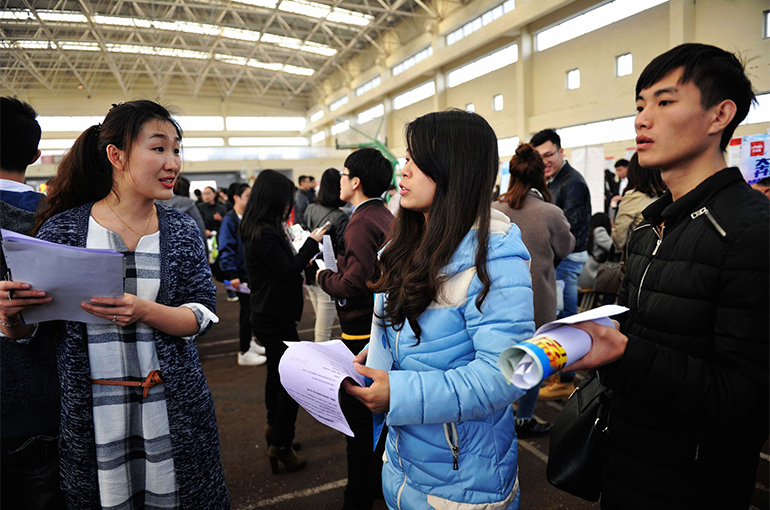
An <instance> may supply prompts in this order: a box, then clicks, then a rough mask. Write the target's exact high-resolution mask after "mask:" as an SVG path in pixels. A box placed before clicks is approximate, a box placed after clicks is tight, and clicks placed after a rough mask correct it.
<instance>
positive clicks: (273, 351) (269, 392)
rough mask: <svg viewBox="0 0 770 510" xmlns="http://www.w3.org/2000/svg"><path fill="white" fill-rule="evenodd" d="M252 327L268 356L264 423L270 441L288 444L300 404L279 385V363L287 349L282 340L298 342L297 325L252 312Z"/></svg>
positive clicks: (292, 436) (280, 446) (290, 441)
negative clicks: (265, 418)
mask: <svg viewBox="0 0 770 510" xmlns="http://www.w3.org/2000/svg"><path fill="white" fill-rule="evenodd" d="M251 329H252V331H254V336H256V337H257V340H258V341H259V343H260V344H262V346H264V348H265V355H266V356H267V381H266V382H265V406H266V407H267V423H268V425H270V426H271V427H273V431H274V434H275V435H274V436H273V438H272V439H271V441H272V444H273V445H275V446H277V447H279V448H282V447H285V446H291V443H292V441H293V440H294V424H295V422H296V421H297V410H298V408H299V406H298V404H297V402H295V401H294V399H293V398H291V397H290V396H289V394H288V393H286V390H285V389H284V388H283V386H282V385H281V377H280V375H279V373H278V364H279V363H280V362H281V356H283V353H284V352H286V349H287V347H286V344H284V342H299V335H298V334H297V325H296V323H295V322H294V321H281V320H265V319H262V318H259V317H255V316H252V317H251Z"/></svg>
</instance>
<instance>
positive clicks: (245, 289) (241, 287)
mask: <svg viewBox="0 0 770 510" xmlns="http://www.w3.org/2000/svg"><path fill="white" fill-rule="evenodd" d="M223 283H224V284H225V288H226V289H227V290H233V291H235V292H240V293H241V294H251V289H250V288H249V285H248V284H247V283H241V284H240V285H238V287H237V288H236V287H234V286H233V284H232V283H231V282H230V280H225V281H224V282H223Z"/></svg>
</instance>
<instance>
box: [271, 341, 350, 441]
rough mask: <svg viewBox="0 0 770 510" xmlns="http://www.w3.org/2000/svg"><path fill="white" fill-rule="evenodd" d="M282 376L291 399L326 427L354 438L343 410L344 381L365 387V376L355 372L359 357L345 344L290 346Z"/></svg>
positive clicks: (286, 353)
mask: <svg viewBox="0 0 770 510" xmlns="http://www.w3.org/2000/svg"><path fill="white" fill-rule="evenodd" d="M286 345H288V346H289V348H288V349H287V350H286V352H284V353H283V356H282V357H281V363H280V364H279V365H278V372H279V374H280V375H281V384H282V385H283V387H284V388H286V391H287V393H288V394H289V395H291V398H293V399H294V400H296V401H297V403H298V404H299V405H301V406H302V408H303V409H305V411H307V412H308V413H310V415H311V416H312V417H313V418H315V419H316V420H318V421H320V422H321V423H323V424H324V425H326V426H328V427H331V428H333V429H335V430H339V431H340V432H342V433H343V434H346V435H348V436H351V437H353V436H354V434H353V431H352V430H351V428H350V425H349V424H348V422H347V420H346V419H345V415H344V414H343V413H342V407H341V406H340V391H344V390H342V389H341V386H342V381H344V380H345V379H347V378H351V379H353V380H354V381H355V382H356V383H357V384H358V385H360V386H364V376H362V375H361V374H359V373H358V372H356V369H355V368H353V359H354V358H355V355H354V354H353V353H352V352H350V349H348V348H347V347H346V346H345V344H344V343H343V342H342V340H330V341H328V342H320V343H315V342H291V343H290V342H286Z"/></svg>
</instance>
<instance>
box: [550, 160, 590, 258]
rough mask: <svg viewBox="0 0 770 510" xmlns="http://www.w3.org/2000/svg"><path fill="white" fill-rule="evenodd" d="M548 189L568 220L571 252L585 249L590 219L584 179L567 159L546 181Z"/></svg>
mask: <svg viewBox="0 0 770 510" xmlns="http://www.w3.org/2000/svg"><path fill="white" fill-rule="evenodd" d="M548 191H550V192H551V194H552V195H553V203H554V204H556V205H558V206H559V208H560V209H561V210H562V211H564V216H566V217H567V221H569V231H570V232H572V235H573V236H574V237H575V247H574V248H573V249H572V251H573V253H574V252H579V251H585V250H586V240H587V239H588V222H589V221H591V193H590V192H589V191H588V185H587V184H586V181H585V179H583V176H582V175H580V172H578V171H577V170H575V169H574V168H572V165H570V164H569V162H568V161H567V162H565V163H564V166H563V167H562V168H561V170H559V172H558V173H557V174H556V177H554V178H553V180H552V181H551V182H550V183H548Z"/></svg>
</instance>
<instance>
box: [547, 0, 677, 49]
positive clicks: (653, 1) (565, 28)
mask: <svg viewBox="0 0 770 510" xmlns="http://www.w3.org/2000/svg"><path fill="white" fill-rule="evenodd" d="M667 1H668V0H614V1H613V2H610V3H607V4H604V5H602V6H600V7H596V8H595V9H591V10H589V11H587V12H585V13H583V14H580V15H579V16H575V17H574V18H571V19H568V20H567V21H563V22H561V23H559V24H557V25H555V26H553V27H550V28H546V29H545V30H542V31H540V32H538V33H537V34H535V51H543V50H547V49H548V48H552V47H554V46H556V45H558V44H561V43H563V42H566V41H569V40H571V39H575V38H576V37H580V36H581V35H585V34H587V33H589V32H593V31H594V30H598V29H600V28H602V27H606V26H607V25H611V24H612V23H615V22H616V21H620V20H622V19H626V18H629V17H631V16H633V15H634V14H638V13H640V12H642V11H646V10H647V9H651V8H653V7H655V6H657V5H660V4H664V3H666V2H667Z"/></svg>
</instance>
